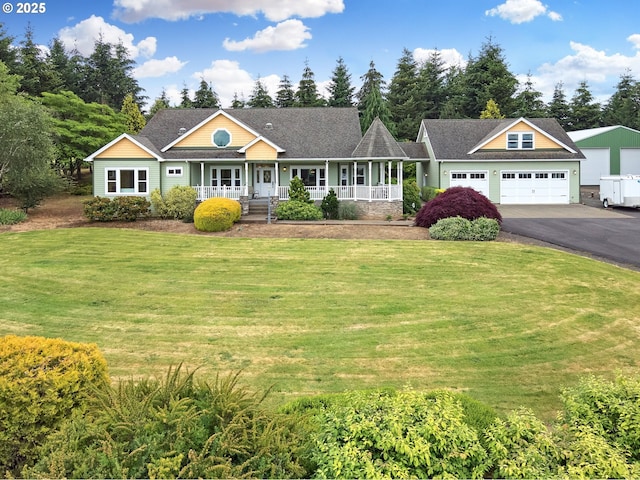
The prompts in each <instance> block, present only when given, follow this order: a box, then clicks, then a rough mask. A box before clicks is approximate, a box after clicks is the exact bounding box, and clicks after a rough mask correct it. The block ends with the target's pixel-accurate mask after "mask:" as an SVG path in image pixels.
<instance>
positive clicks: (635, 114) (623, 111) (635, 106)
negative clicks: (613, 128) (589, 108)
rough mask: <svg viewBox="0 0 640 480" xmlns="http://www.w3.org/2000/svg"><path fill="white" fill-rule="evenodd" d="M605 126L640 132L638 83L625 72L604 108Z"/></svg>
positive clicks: (639, 93)
mask: <svg viewBox="0 0 640 480" xmlns="http://www.w3.org/2000/svg"><path fill="white" fill-rule="evenodd" d="M602 117H603V121H604V124H605V125H624V126H625V127H629V128H633V129H636V130H640V83H638V82H637V81H636V80H635V79H634V77H633V75H631V72H630V71H629V70H627V71H626V72H625V73H624V74H622V75H621V76H620V81H619V82H618V84H617V85H616V91H615V92H614V93H613V95H611V97H610V98H609V101H608V102H607V104H606V105H605V106H604V108H603V111H602Z"/></svg>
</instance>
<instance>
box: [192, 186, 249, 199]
mask: <svg viewBox="0 0 640 480" xmlns="http://www.w3.org/2000/svg"><path fill="white" fill-rule="evenodd" d="M193 188H195V189H196V192H198V200H199V201H202V200H206V199H207V198H218V197H221V198H232V199H234V200H240V197H241V196H243V195H244V196H246V195H247V192H248V190H247V187H246V186H243V187H227V186H222V187H208V186H206V185H199V186H196V187H193Z"/></svg>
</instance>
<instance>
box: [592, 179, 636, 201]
mask: <svg viewBox="0 0 640 480" xmlns="http://www.w3.org/2000/svg"><path fill="white" fill-rule="evenodd" d="M600 201H601V202H602V206H603V207H604V208H608V207H634V208H638V207H640V175H608V176H606V177H600Z"/></svg>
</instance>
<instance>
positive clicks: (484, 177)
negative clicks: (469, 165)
mask: <svg viewBox="0 0 640 480" xmlns="http://www.w3.org/2000/svg"><path fill="white" fill-rule="evenodd" d="M449 186H451V187H471V188H473V189H474V190H475V191H477V192H480V193H481V194H483V195H484V196H485V197H489V171H488V170H478V171H468V170H467V171H463V170H451V180H450V181H449Z"/></svg>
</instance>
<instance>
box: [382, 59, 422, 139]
mask: <svg viewBox="0 0 640 480" xmlns="http://www.w3.org/2000/svg"><path fill="white" fill-rule="evenodd" d="M417 76H418V65H417V63H416V61H415V59H414V58H413V54H412V53H411V52H410V51H409V50H408V49H406V48H405V49H404V50H403V51H402V56H401V57H400V60H399V61H398V65H397V67H396V71H395V73H394V75H393V77H391V81H390V82H389V91H388V92H387V101H388V102H389V109H390V110H391V118H392V120H393V122H394V123H395V125H396V129H397V135H398V138H400V139H409V138H413V137H415V135H416V132H417V131H418V127H419V125H420V121H421V120H422V119H421V118H420V116H421V113H420V112H419V111H418V109H419V105H418V95H417V83H418V80H417Z"/></svg>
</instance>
